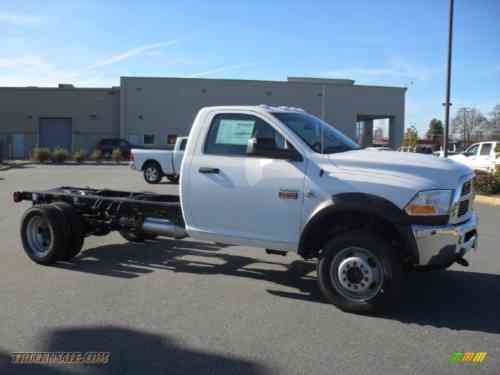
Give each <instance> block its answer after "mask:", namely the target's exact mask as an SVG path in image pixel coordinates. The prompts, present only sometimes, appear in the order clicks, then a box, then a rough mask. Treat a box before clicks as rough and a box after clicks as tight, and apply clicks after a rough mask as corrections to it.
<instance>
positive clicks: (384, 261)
mask: <svg viewBox="0 0 500 375" xmlns="http://www.w3.org/2000/svg"><path fill="white" fill-rule="evenodd" d="M349 252H351V253H349ZM365 252H366V254H368V255H367V257H366V259H365V258H363V257H362V256H357V255H356V254H357V253H359V254H365ZM344 256H345V258H343V257H344ZM363 256H364V255H363ZM342 259H343V260H342ZM356 260H358V262H357V263H356ZM359 260H362V262H359ZM361 263H362V264H361ZM367 266H368V269H367V268H366V267H367ZM351 269H353V271H352V272H351ZM346 271H347V273H346ZM365 273H366V274H367V275H365ZM368 273H369V275H368ZM339 275H342V277H340V276H339ZM374 275H376V277H375V276H374ZM344 276H346V277H344ZM365 276H369V278H368V277H366V278H365ZM351 277H352V278H351ZM359 277H361V280H360V279H359ZM341 278H342V280H341ZM365 280H366V281H365ZM350 282H352V284H350ZM401 282H402V262H401V261H400V259H399V257H398V256H397V253H396V251H395V249H393V248H392V247H391V246H390V244H388V243H387V242H386V241H384V240H383V239H382V238H379V237H377V236H375V235H373V234H371V233H369V232H365V231H353V232H350V233H346V234H342V235H339V236H338V237H335V238H332V239H331V240H329V241H328V242H327V243H326V245H325V247H324V249H323V251H322V253H321V255H320V257H319V259H318V284H319V288H320V290H321V292H322V294H323V296H324V297H325V298H326V299H327V300H328V301H329V302H330V303H332V304H334V305H335V306H337V307H339V308H340V309H342V310H344V311H346V312H353V313H374V312H377V311H382V310H388V309H389V308H390V307H391V306H393V305H394V302H395V301H396V300H397V298H398V297H399V294H400V287H401ZM343 285H345V287H344V286H343ZM347 285H348V286H347ZM358 286H359V289H360V291H359V293H360V294H359V295H358V294H356V293H358ZM349 288H351V289H353V288H356V290H348V289H349ZM361 289H363V292H362V291H361ZM361 293H364V295H363V294H361Z"/></svg>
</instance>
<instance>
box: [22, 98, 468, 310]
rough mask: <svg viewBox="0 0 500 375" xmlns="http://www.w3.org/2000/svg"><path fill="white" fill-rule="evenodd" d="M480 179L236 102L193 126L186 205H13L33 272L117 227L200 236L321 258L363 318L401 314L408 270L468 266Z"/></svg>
mask: <svg viewBox="0 0 500 375" xmlns="http://www.w3.org/2000/svg"><path fill="white" fill-rule="evenodd" d="M473 177H474V174H473V171H472V169H470V168H469V167H467V166H464V165H462V164H459V163H456V162H454V161H452V160H449V159H440V158H436V157H433V156H429V155H419V154H412V153H399V152H393V151H384V152H379V151H370V150H361V149H360V147H359V146H358V145H357V144H356V143H354V142H353V141H352V140H350V139H349V138H348V137H346V136H345V135H343V134H342V133H340V132H339V131H338V130H336V129H335V128H334V127H332V126H331V125H329V124H326V123H325V122H323V121H322V120H320V119H318V118H317V117H314V116H312V115H310V114H308V113H306V112H304V111H302V110H300V109H296V108H284V107H268V106H226V107H209V108H204V109H202V110H200V112H199V113H198V115H197V117H196V119H195V121H194V124H193V127H192V130H191V133H190V135H189V139H188V141H187V147H186V150H185V155H184V161H183V163H182V167H181V174H180V199H179V197H178V196H176V195H164V194H154V193H139V192H137V193H133V192H128V191H113V190H103V189H91V188H78V187H61V188H56V189H52V190H45V191H36V192H33V191H18V192H15V193H14V197H13V198H14V201H16V202H19V201H22V200H29V201H32V202H33V203H34V206H33V207H32V208H30V209H29V210H28V211H26V213H25V214H24V217H23V219H22V223H21V236H22V243H23V247H24V249H25V252H26V254H27V255H28V256H29V257H30V258H31V259H32V260H34V261H35V262H37V263H41V264H51V263H54V262H56V261H58V260H68V259H70V258H71V257H73V256H75V255H76V254H77V253H78V252H79V251H80V249H81V246H82V243H83V238H84V237H85V236H87V235H103V234H106V233H109V232H110V231H113V230H115V231H119V232H120V233H121V234H122V236H124V237H125V238H127V239H129V240H130V241H136V242H137V241H144V240H148V239H151V238H154V237H155V236H166V237H173V238H183V237H186V236H190V237H192V238H194V239H199V240H206V241H214V242H218V243H225V244H233V245H244V246H255V247H260V248H265V249H267V251H268V252H269V253H277V254H284V253H286V252H295V253H298V254H299V255H300V256H301V257H303V258H305V259H311V258H317V259H318V263H317V264H318V266H317V271H318V272H317V274H318V283H319V288H320V290H321V291H322V293H323V295H324V297H325V298H326V299H327V300H328V301H330V302H331V303H333V304H335V305H336V306H338V307H340V308H341V309H343V310H346V311H353V312H359V311H375V310H379V309H386V308H390V307H391V306H394V305H395V304H396V303H397V297H398V295H399V293H400V288H401V285H402V283H403V278H402V273H403V271H405V270H408V269H411V268H416V267H420V268H422V267H423V268H424V269H425V268H441V269H444V268H447V267H449V266H450V265H452V264H453V263H454V262H457V263H459V264H461V265H467V261H466V260H465V259H464V258H463V257H464V255H465V254H466V253H468V252H469V251H470V250H472V249H476V247H477V238H478V235H477V218H476V214H475V212H474V205H473V201H474V192H473V185H472V178H473ZM450 293H453V291H450ZM418 297H419V296H415V298H418Z"/></svg>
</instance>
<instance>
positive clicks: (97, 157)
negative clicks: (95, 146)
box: [90, 150, 104, 163]
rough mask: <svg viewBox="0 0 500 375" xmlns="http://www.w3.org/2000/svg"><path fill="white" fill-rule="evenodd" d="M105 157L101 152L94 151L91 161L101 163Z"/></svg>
mask: <svg viewBox="0 0 500 375" xmlns="http://www.w3.org/2000/svg"><path fill="white" fill-rule="evenodd" d="M103 157H104V156H103V154H102V151H101V150H94V152H92V155H90V159H92V160H93V161H95V162H96V163H100V162H101V161H102V159H103Z"/></svg>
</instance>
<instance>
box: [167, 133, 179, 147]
mask: <svg viewBox="0 0 500 375" xmlns="http://www.w3.org/2000/svg"><path fill="white" fill-rule="evenodd" d="M176 140H177V134H169V135H167V145H175V141H176Z"/></svg>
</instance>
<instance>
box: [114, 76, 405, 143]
mask: <svg viewBox="0 0 500 375" xmlns="http://www.w3.org/2000/svg"><path fill="white" fill-rule="evenodd" d="M352 83H353V81H348V80H315V79H300V78H297V79H291V80H289V81H248V80H219V79H186V78H141V77H122V79H121V111H122V112H121V113H122V117H121V118H122V122H121V136H122V137H124V138H129V137H130V136H131V135H132V136H134V135H138V136H140V137H142V136H143V135H144V134H148V133H152V134H155V143H156V145H158V146H160V145H165V144H166V143H167V136H168V135H169V134H176V135H179V136H182V135H187V134H188V133H189V130H190V127H191V123H192V121H193V119H194V117H195V115H196V113H197V112H198V110H199V109H200V108H201V107H204V106H212V105H255V104H268V105H287V106H297V107H301V108H303V109H305V110H306V111H308V112H310V113H313V114H315V115H316V116H318V117H322V118H324V119H325V120H326V121H327V122H329V123H331V124H333V125H334V126H336V127H337V128H338V129H339V130H341V131H343V132H344V133H345V134H347V135H348V136H350V137H352V138H354V137H355V131H356V121H357V118H358V116H364V117H370V116H371V117H373V118H391V119H392V121H391V124H393V125H392V127H391V137H392V138H393V139H392V141H393V144H394V146H398V145H399V144H400V143H401V141H402V136H403V130H404V129H403V128H404V96H405V89H404V88H396V87H395V88H392V87H376V86H358V85H353V84H352Z"/></svg>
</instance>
